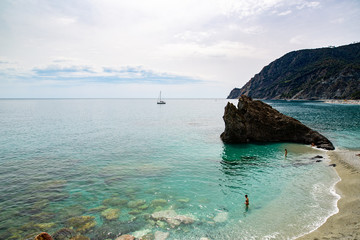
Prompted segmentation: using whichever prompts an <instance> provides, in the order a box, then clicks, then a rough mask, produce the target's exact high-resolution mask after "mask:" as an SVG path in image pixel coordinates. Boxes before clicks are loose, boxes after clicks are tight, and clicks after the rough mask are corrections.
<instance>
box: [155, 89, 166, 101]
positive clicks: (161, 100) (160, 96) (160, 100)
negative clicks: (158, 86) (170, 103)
mask: <svg viewBox="0 0 360 240" xmlns="http://www.w3.org/2000/svg"><path fill="white" fill-rule="evenodd" d="M157 104H166V102H165V101H163V100H161V91H160V96H159V99H158V101H157Z"/></svg>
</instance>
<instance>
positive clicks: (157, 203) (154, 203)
mask: <svg viewBox="0 0 360 240" xmlns="http://www.w3.org/2000/svg"><path fill="white" fill-rule="evenodd" d="M166 204H167V201H166V200H165V199H162V198H160V199H154V200H152V201H151V205H152V206H153V207H158V206H165V205H166Z"/></svg>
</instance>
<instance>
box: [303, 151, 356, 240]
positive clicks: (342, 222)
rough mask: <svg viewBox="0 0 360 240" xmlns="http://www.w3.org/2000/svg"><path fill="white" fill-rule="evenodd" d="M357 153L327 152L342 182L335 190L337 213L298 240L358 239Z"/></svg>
mask: <svg viewBox="0 0 360 240" xmlns="http://www.w3.org/2000/svg"><path fill="white" fill-rule="evenodd" d="M358 154H360V151H346V150H336V151H329V152H328V155H329V157H330V159H331V164H336V167H335V169H336V171H337V173H338V174H339V176H340V178H341V181H340V182H338V183H337V184H336V186H335V188H336V192H337V193H338V194H339V195H340V196H341V199H340V200H339V201H338V208H339V212H338V213H337V214H335V215H333V216H331V217H330V218H328V219H327V221H326V222H325V223H324V224H323V225H322V226H321V227H319V228H318V229H316V230H315V231H313V232H311V233H309V234H307V235H305V236H303V237H300V238H298V239H314V240H315V239H360V157H359V156H357V155H358Z"/></svg>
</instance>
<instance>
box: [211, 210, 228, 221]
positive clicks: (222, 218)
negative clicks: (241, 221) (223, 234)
mask: <svg viewBox="0 0 360 240" xmlns="http://www.w3.org/2000/svg"><path fill="white" fill-rule="evenodd" d="M228 217H229V213H227V212H219V213H218V214H217V215H216V216H215V217H214V221H215V222H218V223H221V222H225V221H227V219H228Z"/></svg>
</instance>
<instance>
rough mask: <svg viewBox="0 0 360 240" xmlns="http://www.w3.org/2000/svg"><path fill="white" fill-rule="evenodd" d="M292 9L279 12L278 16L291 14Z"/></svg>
mask: <svg viewBox="0 0 360 240" xmlns="http://www.w3.org/2000/svg"><path fill="white" fill-rule="evenodd" d="M291 13H292V11H291V10H287V11H284V12H281V13H278V16H286V15H289V14H291Z"/></svg>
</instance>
